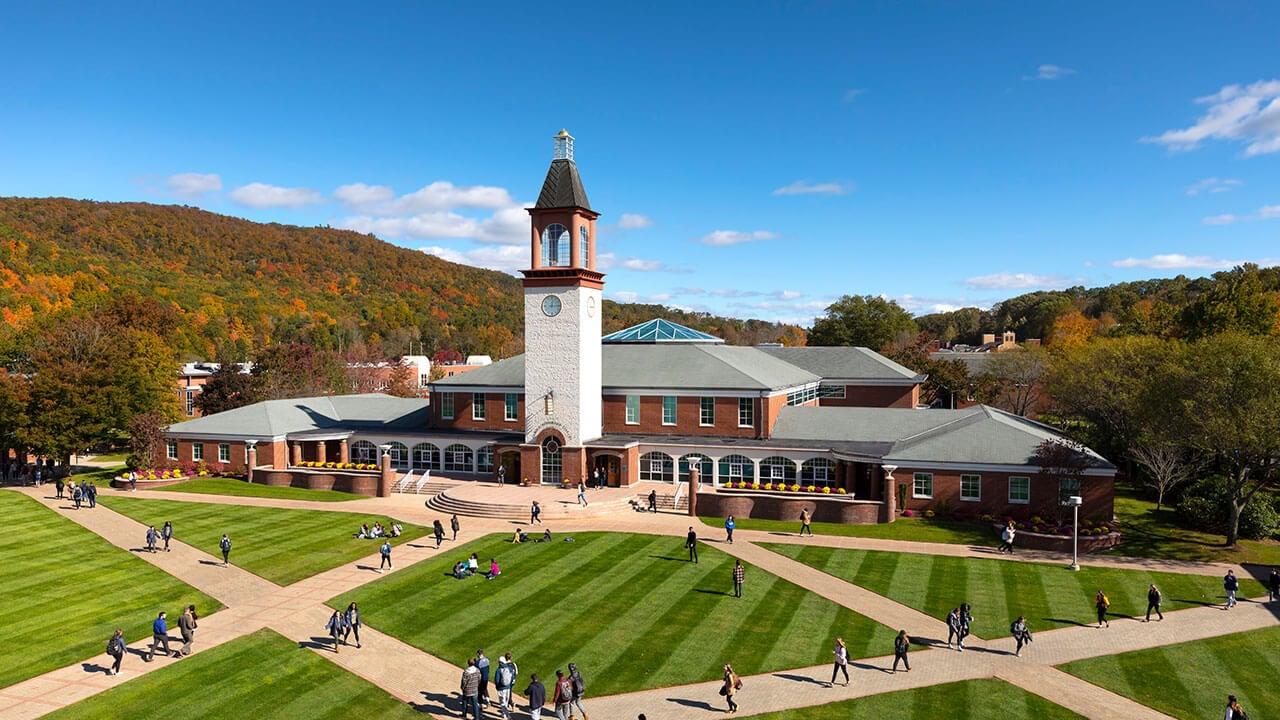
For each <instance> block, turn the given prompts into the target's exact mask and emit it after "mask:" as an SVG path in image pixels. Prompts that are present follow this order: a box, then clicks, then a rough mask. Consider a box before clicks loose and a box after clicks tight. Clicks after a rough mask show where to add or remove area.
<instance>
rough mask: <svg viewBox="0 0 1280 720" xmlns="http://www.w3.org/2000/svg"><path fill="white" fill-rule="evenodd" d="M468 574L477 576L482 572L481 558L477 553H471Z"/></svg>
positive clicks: (468, 561)
mask: <svg viewBox="0 0 1280 720" xmlns="http://www.w3.org/2000/svg"><path fill="white" fill-rule="evenodd" d="M467 572H468V573H470V574H472V575H475V574H476V573H478V572H480V558H477V557H476V554H475V553H471V557H469V558H467Z"/></svg>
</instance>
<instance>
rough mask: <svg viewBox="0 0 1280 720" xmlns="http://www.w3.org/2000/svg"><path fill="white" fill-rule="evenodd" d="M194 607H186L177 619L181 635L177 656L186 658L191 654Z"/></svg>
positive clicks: (194, 617)
mask: <svg viewBox="0 0 1280 720" xmlns="http://www.w3.org/2000/svg"><path fill="white" fill-rule="evenodd" d="M196 627H197V625H196V606H195V605H188V606H187V607H186V609H185V610H183V611H182V616H181V617H179V618H178V631H179V632H180V633H182V648H181V649H180V650H178V654H179V655H181V656H183V657H186V656H187V655H190V654H191V643H193V642H195V640H196Z"/></svg>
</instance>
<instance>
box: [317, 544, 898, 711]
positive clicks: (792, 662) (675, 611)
mask: <svg viewBox="0 0 1280 720" xmlns="http://www.w3.org/2000/svg"><path fill="white" fill-rule="evenodd" d="M573 537H574V539H575V540H576V542H573V543H567V542H562V541H561V538H557V540H556V542H552V543H545V544H544V543H528V544H522V545H511V544H510V543H509V542H507V540H508V538H506V537H505V536H504V537H498V536H493V535H491V536H487V537H485V538H481V539H479V540H476V541H473V542H471V543H467V544H465V545H460V546H458V547H457V548H451V550H450V552H449V553H448V554H446V555H443V556H441V557H439V558H435V559H432V560H428V561H424V562H422V563H418V564H417V565H415V566H413V567H411V568H407V569H405V570H402V571H399V572H396V573H394V574H392V575H388V576H386V577H384V578H381V579H379V580H377V581H375V582H373V583H371V584H370V585H367V586H365V587H363V588H360V589H359V590H357V591H356V592H354V593H352V594H350V596H346V595H343V596H340V597H336V598H333V599H332V600H331V601H330V603H331V606H332V607H334V608H339V607H346V605H347V603H348V602H350V601H352V600H355V601H358V602H359V603H360V607H361V610H362V612H363V615H364V618H365V621H366V622H368V623H369V624H370V625H372V626H375V627H377V628H378V629H379V630H381V631H383V632H386V633H390V634H392V635H394V636H396V637H398V638H399V639H401V640H403V641H404V642H407V643H409V644H411V645H414V646H416V647H418V648H421V649H422V650H425V651H427V652H430V653H432V654H434V655H437V656H439V657H442V658H444V659H446V660H448V661H450V662H453V663H456V664H458V665H465V663H466V659H467V658H468V657H471V656H474V654H475V651H476V649H477V648H485V649H486V652H487V653H488V654H490V655H491V656H496V655H498V654H500V653H505V652H508V651H510V652H511V653H512V655H513V656H515V658H516V661H517V662H518V663H519V664H520V668H521V673H522V674H524V675H526V676H527V673H531V672H536V673H538V674H539V675H540V676H542V677H553V676H554V672H555V670H556V668H564V667H565V666H566V665H567V664H568V663H569V662H570V661H573V662H576V663H577V664H578V666H579V667H580V668H582V671H583V673H584V674H586V675H587V677H588V685H589V692H590V693H591V694H592V695H609V694H613V693H619V692H627V691H632V690H641V689H646V688H653V687H661V686H665V685H676V684H683V683H690V682H696V681H704V680H713V679H715V678H717V677H719V676H720V673H721V670H720V668H721V666H722V665H723V664H724V663H725V662H732V663H733V664H734V666H735V667H736V668H737V669H738V670H739V671H740V672H742V673H744V674H752V673H759V672H765V671H771V670H782V669H787V668H796V667H804V666H808V665H816V664H819V663H825V662H828V661H829V660H830V658H831V643H832V640H833V638H834V637H835V636H836V635H842V636H844V638H845V639H846V640H847V641H848V643H849V654H850V656H851V657H863V656H867V655H884V654H886V653H890V652H892V648H893V636H894V631H893V630H891V629H890V628H887V627H884V626H882V625H879V624H877V623H875V622H873V621H871V620H869V619H867V618H865V617H863V616H861V615H858V614H856V613H854V612H852V611H850V610H847V609H845V608H842V607H840V606H839V605H836V604H835V603H832V602H830V601H828V600H826V599H824V598H821V597H819V596H817V595H814V594H811V593H809V592H807V591H805V590H804V589H802V588H800V587H799V586H797V585H794V584H792V583H789V582H786V581H785V580H781V579H779V578H777V577H774V576H772V575H768V574H767V573H765V572H763V571H761V570H755V569H749V570H748V572H747V578H746V582H745V591H744V597H743V598H742V599H738V598H735V597H733V592H732V590H733V584H732V580H731V569H732V567H733V560H732V559H731V558H730V557H729V556H727V555H725V554H724V553H722V552H720V551H718V550H715V549H714V548H710V547H703V548H702V549H701V551H700V552H701V560H702V562H701V563H700V564H697V565H694V564H691V563H689V562H687V561H686V558H687V557H688V555H687V553H686V551H685V549H684V547H683V538H672V537H654V536H649V535H630V534H625V533H581V534H577V535H574V536H573ZM471 552H476V553H477V554H478V555H479V556H480V558H481V565H482V567H486V568H487V566H488V559H489V558H490V557H491V556H494V557H497V558H498V562H499V563H500V564H501V566H502V569H503V572H502V576H501V577H499V578H498V579H497V580H485V579H484V577H483V576H479V577H471V578H467V579H465V580H455V579H454V578H452V577H450V576H449V570H450V568H451V567H452V565H453V563H454V562H455V561H457V560H460V559H463V558H465V557H466V556H467V555H469V554H470V553H471Z"/></svg>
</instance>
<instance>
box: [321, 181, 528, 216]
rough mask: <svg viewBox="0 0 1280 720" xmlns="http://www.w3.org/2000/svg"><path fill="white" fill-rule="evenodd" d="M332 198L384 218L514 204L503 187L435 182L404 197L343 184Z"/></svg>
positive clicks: (385, 190)
mask: <svg viewBox="0 0 1280 720" xmlns="http://www.w3.org/2000/svg"><path fill="white" fill-rule="evenodd" d="M333 196H334V197H335V198H336V199H338V200H339V201H341V202H342V204H344V205H346V206H347V207H348V208H350V209H351V210H353V211H355V212H358V213H361V214H363V215H378V216H384V217H390V216H397V215H417V214H420V213H430V212H442V211H449V210H453V209H455V208H476V209H481V210H500V209H503V208H508V207H512V206H514V205H516V204H517V203H516V202H515V201H514V200H512V199H511V194H510V193H508V192H507V191H506V189H505V188H500V187H493V186H489V185H473V186H470V187H468V186H464V185H454V184H453V183H451V182H447V181H444V180H437V181H436V182H433V183H431V184H430V185H427V186H425V187H422V188H419V189H418V190H415V191H413V192H411V193H408V194H406V195H401V196H400V197H396V195H395V191H394V190H392V189H391V188H389V187H386V186H385V185H365V184H364V183H352V184H350V185H343V186H342V187H340V188H338V189H337V190H335V191H334V192H333Z"/></svg>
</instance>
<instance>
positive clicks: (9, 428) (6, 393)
mask: <svg viewBox="0 0 1280 720" xmlns="http://www.w3.org/2000/svg"><path fill="white" fill-rule="evenodd" d="M27 390H28V388H27V380H26V378H24V377H22V376H21V375H16V374H13V373H10V372H9V371H7V370H5V369H4V368H0V470H3V469H4V468H6V467H8V465H9V451H10V450H14V451H20V450H22V449H23V444H22V443H21V442H20V441H19V439H18V438H19V435H20V433H21V431H22V428H24V427H26V424H27ZM0 475H3V473H2V472H0Z"/></svg>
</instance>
